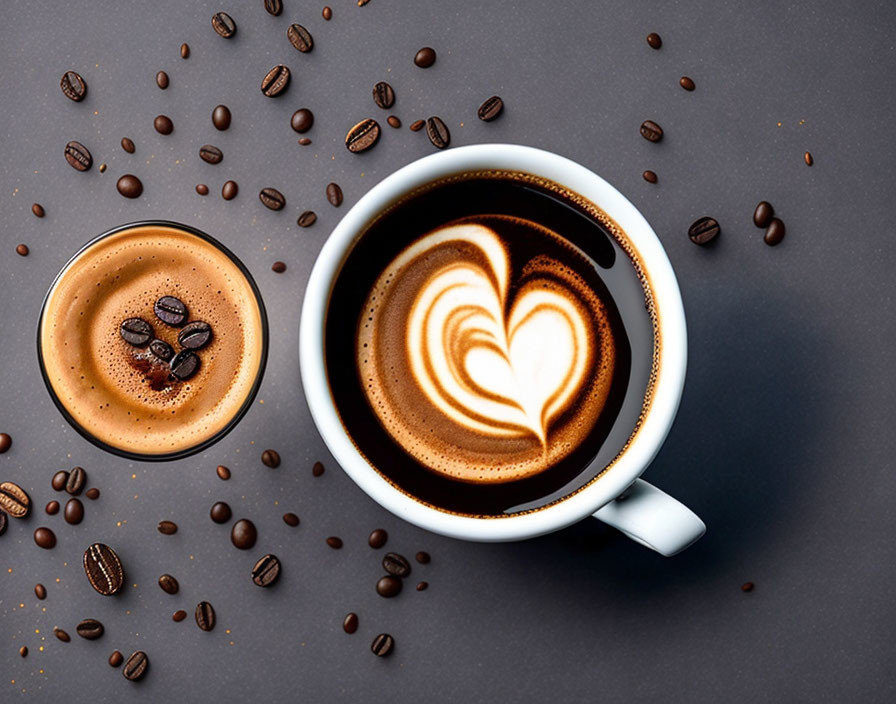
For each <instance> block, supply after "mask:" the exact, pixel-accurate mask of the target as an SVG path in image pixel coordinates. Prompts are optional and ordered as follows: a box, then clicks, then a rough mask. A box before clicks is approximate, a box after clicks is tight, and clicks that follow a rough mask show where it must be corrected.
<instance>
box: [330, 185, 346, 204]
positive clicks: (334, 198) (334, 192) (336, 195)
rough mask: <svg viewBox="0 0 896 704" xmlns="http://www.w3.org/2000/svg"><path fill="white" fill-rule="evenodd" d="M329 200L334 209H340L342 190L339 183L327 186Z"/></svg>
mask: <svg viewBox="0 0 896 704" xmlns="http://www.w3.org/2000/svg"><path fill="white" fill-rule="evenodd" d="M327 200H328V201H329V202H330V205H332V206H333V207H334V208H338V207H339V206H340V205H342V189H341V188H340V187H339V184H338V183H328V184H327Z"/></svg>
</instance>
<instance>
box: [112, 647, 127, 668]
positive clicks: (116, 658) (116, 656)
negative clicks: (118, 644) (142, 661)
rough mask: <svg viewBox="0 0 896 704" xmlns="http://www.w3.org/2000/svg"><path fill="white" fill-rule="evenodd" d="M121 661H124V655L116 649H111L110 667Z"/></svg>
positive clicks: (119, 663)
mask: <svg viewBox="0 0 896 704" xmlns="http://www.w3.org/2000/svg"><path fill="white" fill-rule="evenodd" d="M123 662H124V655H122V654H121V653H120V652H119V651H117V650H113V651H112V654H111V655H110V656H109V665H111V666H112V667H118V666H120V665H121V663H123Z"/></svg>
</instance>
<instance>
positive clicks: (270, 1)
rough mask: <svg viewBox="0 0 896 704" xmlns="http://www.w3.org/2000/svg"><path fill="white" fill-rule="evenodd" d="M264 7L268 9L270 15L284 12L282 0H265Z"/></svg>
mask: <svg viewBox="0 0 896 704" xmlns="http://www.w3.org/2000/svg"><path fill="white" fill-rule="evenodd" d="M264 9H265V10H267V11H268V14H269V15H273V16H274V17H277V16H278V15H279V14H280V13H281V12H283V3H282V2H281V1H280V0H264Z"/></svg>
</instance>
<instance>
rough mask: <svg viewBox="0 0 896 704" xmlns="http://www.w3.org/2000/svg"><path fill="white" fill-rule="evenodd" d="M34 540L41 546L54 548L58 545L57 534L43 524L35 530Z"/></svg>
mask: <svg viewBox="0 0 896 704" xmlns="http://www.w3.org/2000/svg"><path fill="white" fill-rule="evenodd" d="M34 542H35V543H37V547H39V548H43V549H44V550H52V549H53V548H55V547H56V534H55V533H54V532H53V531H52V530H50V529H49V528H44V527H43V526H41V527H40V528H36V529H35V530H34Z"/></svg>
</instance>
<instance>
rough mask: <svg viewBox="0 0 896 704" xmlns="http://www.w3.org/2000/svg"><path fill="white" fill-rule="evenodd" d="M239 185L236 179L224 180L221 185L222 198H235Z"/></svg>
mask: <svg viewBox="0 0 896 704" xmlns="http://www.w3.org/2000/svg"><path fill="white" fill-rule="evenodd" d="M239 190H240V187H239V186H238V185H237V183H236V181H225V182H224V185H223V186H222V187H221V197H222V198H223V199H224V200H233V199H234V198H236V194H237V193H239Z"/></svg>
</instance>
